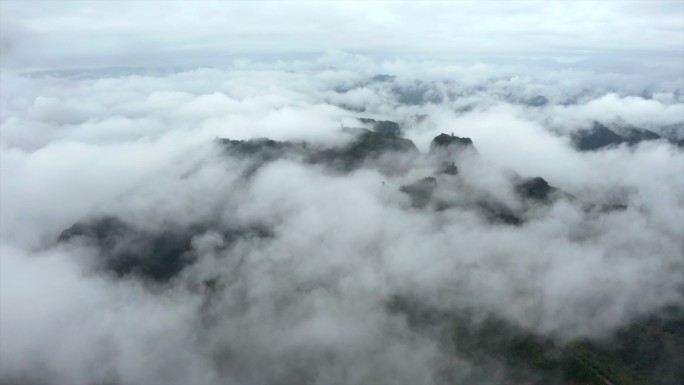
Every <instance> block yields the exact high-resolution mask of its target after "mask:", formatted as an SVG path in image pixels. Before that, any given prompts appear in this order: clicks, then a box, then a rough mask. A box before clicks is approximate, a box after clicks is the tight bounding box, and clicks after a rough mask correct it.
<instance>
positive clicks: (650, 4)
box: [0, 0, 684, 69]
mask: <svg viewBox="0 0 684 385" xmlns="http://www.w3.org/2000/svg"><path fill="white" fill-rule="evenodd" d="M0 11H1V12H0V21H1V23H0V24H1V31H2V66H3V67H12V68H20V69H37V68H41V69H45V68H83V67H93V66H159V65H166V66H168V65H220V64H223V63H229V62H230V61H232V60H233V59H234V58H236V57H252V58H257V59H268V60H271V59H280V58H284V59H288V58H292V57H298V56H302V57H303V56H307V55H319V54H320V53H322V52H326V51H327V50H330V49H339V50H344V51H347V52H353V53H362V54H365V55H372V56H380V57H415V58H420V59H424V58H434V59H448V60H455V59H461V58H466V59H467V58H477V59H481V58H483V57H492V56H499V55H504V56H510V55H515V56H523V57H552V58H557V59H573V58H583V57H588V56H596V55H600V56H606V55H607V56H610V57H613V58H617V59H620V58H624V57H629V58H632V59H634V58H639V59H643V58H644V57H645V56H646V55H647V57H649V58H656V57H657V58H659V59H661V60H668V61H675V62H678V63H681V62H682V60H684V59H682V58H683V57H684V2H681V1H636V2H629V1H589V2H568V1H548V2H542V1H527V2H526V1H511V2H498V1H486V2H476V1H458V2H436V1H435V2H426V3H413V2H372V3H369V2H345V3H343V2H314V1H307V2H266V1H263V2H251V3H247V2H212V1H197V2H182V1H147V2H142V1H115V2H111V1H98V2H96V1H92V2H90V1H88V2H86V1H44V2H43V1H12V0H3V1H2V2H1V3H0Z"/></svg>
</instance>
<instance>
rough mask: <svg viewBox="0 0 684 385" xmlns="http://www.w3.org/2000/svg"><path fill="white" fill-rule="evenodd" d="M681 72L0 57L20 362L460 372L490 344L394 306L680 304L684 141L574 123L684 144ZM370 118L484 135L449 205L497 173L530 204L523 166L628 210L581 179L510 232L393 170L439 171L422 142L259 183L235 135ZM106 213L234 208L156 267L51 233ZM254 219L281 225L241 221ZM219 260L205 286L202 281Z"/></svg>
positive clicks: (581, 184)
mask: <svg viewBox="0 0 684 385" xmlns="http://www.w3.org/2000/svg"><path fill="white" fill-rule="evenodd" d="M680 69H681V68H677V66H674V67H672V66H670V67H668V66H666V65H662V66H658V65H653V66H650V67H649V66H648V65H646V64H641V65H624V64H623V65H616V64H615V63H612V62H608V61H600V60H586V61H574V62H556V61H548V60H538V61H512V62H510V63H508V62H502V61H494V62H479V63H468V64H459V65H456V64H444V63H440V62H431V61H406V60H372V59H369V58H367V57H364V56H359V55H350V54H346V53H343V52H329V53H328V54H326V55H324V56H322V57H319V58H317V59H314V60H307V61H304V60H302V61H288V62H271V63H263V62H250V61H247V60H238V61H235V62H234V63H233V64H232V65H230V66H225V67H213V68H210V67H207V68H201V67H199V68H196V67H188V68H177V69H159V70H156V69H145V68H119V69H102V70H89V71H85V70H84V71H78V70H72V71H61V72H60V71H53V72H34V73H19V72H16V71H12V70H9V69H7V70H3V71H2V73H0V76H1V79H0V80H1V82H2V93H1V95H0V103H1V104H0V117H1V118H0V124H1V132H2V135H1V136H0V145H1V148H0V156H1V162H0V171H1V173H2V174H1V175H2V180H1V183H0V242H1V246H0V247H1V249H0V255H1V256H2V261H1V268H0V333H1V338H0V368H2V371H1V372H0V382H3V383H8V384H10V383H16V384H47V383H50V384H64V385H67V384H69V385H74V384H122V385H123V384H179V385H187V384H198V385H199V384H255V385H256V384H370V383H373V384H386V383H387V384H389V383H392V384H433V383H434V384H437V383H441V382H440V381H443V379H440V376H438V375H436V373H437V372H439V371H440V370H444V367H445V366H448V367H450V368H451V369H450V370H451V371H452V372H453V373H457V375H456V381H457V379H458V376H463V378H465V377H466V376H467V374H468V372H469V370H471V364H470V363H469V362H468V360H467V358H466V357H460V356H459V355H458V354H453V352H447V351H445V348H444V346H443V345H444V341H441V340H440V336H439V334H438V333H437V334H436V333H434V332H431V331H429V330H421V329H420V328H418V329H416V328H414V327H412V326H411V325H410V323H409V322H408V320H407V317H406V315H405V314H402V313H401V312H395V311H392V310H391V307H390V306H388V303H391V301H392V300H393V299H394V298H397V297H398V296H400V297H403V298H411V300H412V301H417V302H418V303H420V304H422V306H425V307H428V308H431V309H436V310H437V311H440V312H444V313H445V314H448V313H459V312H465V311H468V312H469V314H476V315H477V316H476V317H474V318H475V319H477V318H478V317H480V318H482V317H487V316H490V315H491V316H495V317H499V318H502V319H505V320H507V321H509V322H512V323H513V324H515V325H518V326H520V327H521V328H523V329H525V330H529V331H532V332H533V333H536V334H539V335H543V336H548V337H550V338H553V339H554V340H557V341H559V343H568V342H572V341H577V340H580V339H585V338H588V339H600V338H603V337H605V336H607V335H610V333H612V332H614V331H615V330H618V329H619V328H621V327H623V326H625V325H628V324H629V323H630V322H632V321H633V320H635V319H639V317H645V316H650V315H656V316H657V315H658V314H659V313H660V312H662V311H663V309H666V308H673V307H674V308H682V307H683V306H684V151H683V150H682V149H681V148H679V147H677V146H676V145H674V144H672V143H670V142H668V141H667V140H657V141H649V142H642V143H640V144H639V145H637V146H634V147H629V146H626V145H623V146H617V147H612V148H607V149H603V150H600V151H595V152H579V151H577V150H576V149H575V148H574V147H573V146H572V142H571V138H570V134H571V133H572V132H574V131H577V130H580V129H585V128H589V127H591V125H592V124H593V122H594V121H598V122H601V123H602V124H605V125H608V126H614V125H622V126H629V125H632V126H635V127H640V128H646V129H650V130H653V131H655V132H658V133H660V134H662V135H664V136H668V137H670V138H671V139H682V138H684V128H683V127H684V126H683V125H684V83H683V77H682V75H681V72H680V71H679V70H680ZM378 75H390V76H378ZM537 96H543V97H544V98H545V99H546V102H545V103H533V102H530V101H531V100H533V98H535V97H537ZM359 117H366V118H374V119H378V120H392V121H396V122H399V123H400V124H402V128H403V131H404V135H405V137H407V138H409V139H411V140H413V142H414V143H415V144H416V145H417V147H418V148H419V149H420V150H421V151H422V152H423V153H427V152H428V149H429V146H430V141H431V140H432V138H434V137H435V136H436V135H438V134H440V133H442V132H444V133H449V134H450V133H454V135H456V136H461V137H469V138H471V139H472V140H473V142H474V144H475V147H476V149H477V152H478V154H479V155H477V156H468V157H465V158H462V159H459V170H460V175H459V177H458V181H452V182H445V183H440V190H439V193H440V194H442V195H444V196H448V197H451V198H449V199H454V200H459V199H461V200H463V201H468V198H467V197H464V195H465V194H470V193H472V191H486V192H487V193H488V194H491V195H493V196H496V197H497V198H498V199H499V200H501V201H504V202H507V203H508V204H509V205H510V206H512V207H520V206H522V205H524V202H521V201H520V199H519V197H516V195H515V194H514V191H513V189H512V187H511V184H510V181H509V179H507V178H508V177H507V175H509V170H513V171H515V172H516V173H517V174H519V175H521V176H523V177H534V176H541V177H543V178H544V179H546V180H547V181H549V183H550V184H551V185H553V186H555V187H558V188H560V189H562V190H563V191H566V192H568V193H570V194H572V195H573V196H574V197H576V199H577V201H579V202H583V203H587V204H599V205H600V204H624V205H627V209H625V210H614V211H591V212H588V211H586V210H585V209H583V207H582V205H580V204H578V203H577V202H576V201H570V200H567V199H561V200H559V201H557V202H555V203H553V204H551V205H549V206H544V207H534V208H533V209H531V210H530V211H529V214H528V215H527V217H526V221H525V223H524V224H523V225H521V226H509V225H504V224H497V223H491V222H490V221H488V220H487V219H486V218H483V217H481V216H480V215H478V214H477V213H475V212H473V211H471V210H467V209H465V208H460V206H456V207H455V208H452V209H448V210H442V211H435V210H432V209H416V208H414V207H412V206H411V204H410V200H409V197H407V196H406V194H403V193H402V192H400V191H399V187H400V186H402V185H405V184H407V183H411V182H413V181H414V180H416V179H419V178H422V177H426V176H429V175H431V173H432V172H433V170H432V169H431V168H430V165H429V163H426V162H424V161H421V160H405V161H406V162H414V163H411V167H410V170H409V171H408V172H406V173H399V174H389V175H387V174H383V173H382V167H362V168H360V169H358V170H355V171H353V172H350V173H338V172H331V171H330V170H328V169H326V168H324V167H320V166H316V165H311V164H307V163H303V162H301V161H298V160H297V159H293V158H284V159H280V160H276V161H273V162H270V163H267V164H265V165H263V166H262V167H260V168H258V169H257V170H256V172H254V173H252V174H249V176H248V177H247V176H245V175H246V173H245V170H246V169H247V168H249V167H250V164H249V162H248V161H246V160H244V159H239V158H236V157H230V156H227V155H226V154H225V153H224V152H223V150H222V149H221V147H220V146H219V145H218V144H217V142H216V141H215V139H216V138H217V137H220V138H230V139H241V140H246V139H250V138H260V137H268V138H271V139H275V140H289V141H300V140H304V141H307V142H310V143H313V144H315V145H317V146H328V147H331V146H332V147H334V146H341V145H344V144H345V143H347V142H348V140H349V138H348V135H347V134H345V133H344V132H343V131H342V130H340V127H342V126H343V127H362V126H363V124H362V123H361V122H360V121H358V119H357V118H359ZM399 161H401V160H399ZM463 185H468V186H470V187H469V188H468V189H465V188H463ZM105 215H114V216H117V217H119V218H121V219H122V220H124V221H126V222H127V223H129V224H132V225H134V226H136V227H137V228H140V229H145V230H146V231H150V232H154V231H161V229H165V228H175V227H188V226H192V225H193V224H196V223H207V222H211V223H213V224H214V228H210V229H207V230H206V231H204V232H202V233H201V234H198V235H197V236H195V238H194V239H193V243H192V245H193V247H192V250H191V252H190V253H191V254H192V256H193V258H194V259H193V260H194V262H193V263H192V264H191V265H190V266H188V267H186V268H185V269H184V270H183V271H182V272H181V273H180V274H179V275H178V276H176V277H174V278H173V279H172V280H170V281H168V282H164V283H151V282H149V281H147V280H145V279H143V278H140V277H136V276H134V275H133V276H124V277H117V276H113V275H111V274H107V273H105V272H103V271H102V270H100V269H97V268H96V267H95V266H96V265H97V260H98V257H99V256H98V255H97V252H96V250H94V249H93V248H91V247H88V246H87V245H84V244H80V243H77V242H70V243H64V242H61V243H60V242H57V239H58V237H59V235H60V233H61V232H62V231H64V230H65V229H67V228H69V227H70V226H72V225H73V224H75V223H77V222H79V221H83V220H87V219H91V218H97V217H101V216H105ZM255 225H258V226H263V227H266V228H268V229H269V233H270V235H269V236H268V237H265V238H264V237H244V238H241V239H239V240H238V241H237V242H233V241H230V242H229V241H228V240H227V239H226V238H225V234H223V233H222V232H221V229H225V228H238V227H245V226H247V227H248V226H255ZM215 278H218V284H217V285H216V287H214V288H213V289H212V293H211V294H208V293H207V291H206V290H203V289H198V286H201V282H206V280H210V279H215ZM473 322H475V321H473ZM456 350H458V347H456Z"/></svg>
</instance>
